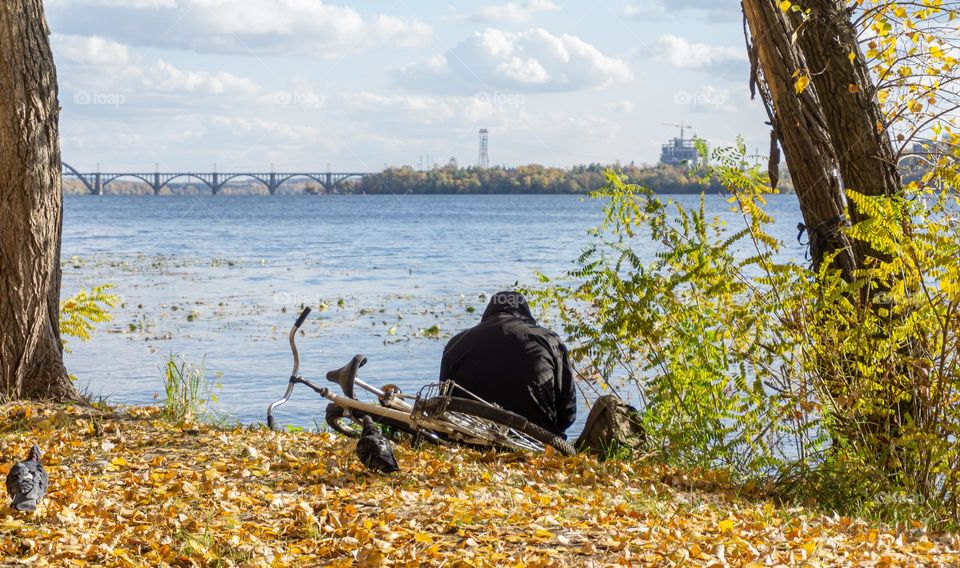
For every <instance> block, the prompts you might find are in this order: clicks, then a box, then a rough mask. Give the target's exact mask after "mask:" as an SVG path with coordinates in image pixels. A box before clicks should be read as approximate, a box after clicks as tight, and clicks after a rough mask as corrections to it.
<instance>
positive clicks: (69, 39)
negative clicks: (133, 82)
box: [52, 34, 130, 65]
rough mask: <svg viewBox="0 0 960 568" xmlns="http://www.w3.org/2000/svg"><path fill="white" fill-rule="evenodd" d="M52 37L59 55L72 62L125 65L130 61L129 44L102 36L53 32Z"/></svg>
mask: <svg viewBox="0 0 960 568" xmlns="http://www.w3.org/2000/svg"><path fill="white" fill-rule="evenodd" d="M52 39H53V42H52V43H53V48H54V50H55V52H56V53H57V55H59V56H61V57H62V58H63V59H64V60H65V61H68V62H70V63H77V64H79V65H123V64H126V63H129V62H130V49H129V48H128V47H127V46H125V45H123V44H122V43H117V42H115V41H110V40H108V39H104V38H102V37H97V36H76V35H62V34H53V36H52Z"/></svg>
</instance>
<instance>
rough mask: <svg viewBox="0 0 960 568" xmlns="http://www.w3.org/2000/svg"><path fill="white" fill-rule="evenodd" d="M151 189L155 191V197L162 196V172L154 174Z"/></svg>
mask: <svg viewBox="0 0 960 568" xmlns="http://www.w3.org/2000/svg"><path fill="white" fill-rule="evenodd" d="M150 189H152V190H153V194H154V195H160V190H161V189H162V187H161V186H160V172H154V174H153V183H151V184H150Z"/></svg>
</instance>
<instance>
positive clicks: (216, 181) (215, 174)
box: [210, 172, 223, 195]
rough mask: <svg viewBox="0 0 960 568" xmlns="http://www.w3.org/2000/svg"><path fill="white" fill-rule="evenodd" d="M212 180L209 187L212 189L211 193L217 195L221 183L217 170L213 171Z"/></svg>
mask: <svg viewBox="0 0 960 568" xmlns="http://www.w3.org/2000/svg"><path fill="white" fill-rule="evenodd" d="M212 178H213V181H211V183H210V189H212V190H213V194H214V195H217V194H219V193H220V189H221V187H222V186H223V184H221V183H220V174H219V173H218V172H213V176H212Z"/></svg>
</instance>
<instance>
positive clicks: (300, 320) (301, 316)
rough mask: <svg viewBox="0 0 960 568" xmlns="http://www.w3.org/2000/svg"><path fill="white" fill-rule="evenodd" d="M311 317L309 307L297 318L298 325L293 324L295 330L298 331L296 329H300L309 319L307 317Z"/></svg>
mask: <svg viewBox="0 0 960 568" xmlns="http://www.w3.org/2000/svg"><path fill="white" fill-rule="evenodd" d="M309 315H310V306H307V307H305V308H303V311H302V312H300V317H298V318H297V323H295V324H293V328H294V329H296V328H299V327H300V326H301V325H303V321H304V320H305V319H307V316H309Z"/></svg>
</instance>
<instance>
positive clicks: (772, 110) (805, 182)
mask: <svg viewBox="0 0 960 568" xmlns="http://www.w3.org/2000/svg"><path fill="white" fill-rule="evenodd" d="M778 4H779V3H778V2H776V1H775V0H743V2H742V6H743V13H744V16H745V18H746V21H747V24H748V26H749V31H750V38H751V39H752V43H748V50H749V52H750V57H751V60H752V65H751V67H752V69H753V72H754V76H753V77H751V86H753V87H759V89H760V92H761V95H762V97H763V99H764V103H765V105H766V106H767V110H768V113H769V115H770V121H771V123H772V125H773V128H774V131H775V132H776V133H777V136H778V138H779V139H780V143H781V145H782V146H783V151H784V155H785V158H786V161H787V168H788V169H789V170H790V175H791V177H792V178H793V182H794V186H795V187H796V191H797V196H798V198H799V201H800V211H801V214H802V215H803V223H804V225H805V226H806V227H807V229H808V233H809V239H810V255H811V257H812V261H813V265H814V269H819V267H820V265H821V264H822V262H823V260H824V258H826V257H827V256H828V255H831V254H833V253H836V256H835V257H834V259H833V262H832V266H833V268H837V269H839V270H840V271H841V272H842V273H843V275H844V277H846V278H851V277H852V273H853V270H854V268H855V267H856V257H855V255H854V250H853V246H852V245H851V243H850V241H849V239H848V238H847V237H846V236H845V235H844V234H843V233H842V232H841V231H840V228H841V227H842V226H843V225H844V224H845V223H846V220H845V218H844V211H845V209H846V198H845V197H844V194H843V183H842V180H841V177H840V176H841V171H840V167H839V159H838V156H837V153H836V151H835V149H834V145H833V144H832V142H831V138H830V132H829V130H828V123H827V120H826V119H825V117H824V110H823V107H822V106H821V104H820V101H819V100H818V98H817V93H816V92H815V90H814V89H812V88H808V89H805V90H804V91H802V92H801V93H799V94H797V93H796V92H795V88H794V85H795V81H796V78H797V77H798V76H800V74H802V73H804V72H806V69H807V68H808V64H807V61H806V58H805V56H804V53H803V52H802V51H801V50H800V49H799V48H798V47H797V46H796V45H794V44H793V42H792V36H793V33H794V31H795V27H794V25H793V23H792V22H791V21H790V18H789V17H788V16H787V15H786V14H784V13H783V12H782V11H781V10H780V7H779V6H778ZM748 41H749V40H748ZM761 75H762V77H761Z"/></svg>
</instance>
